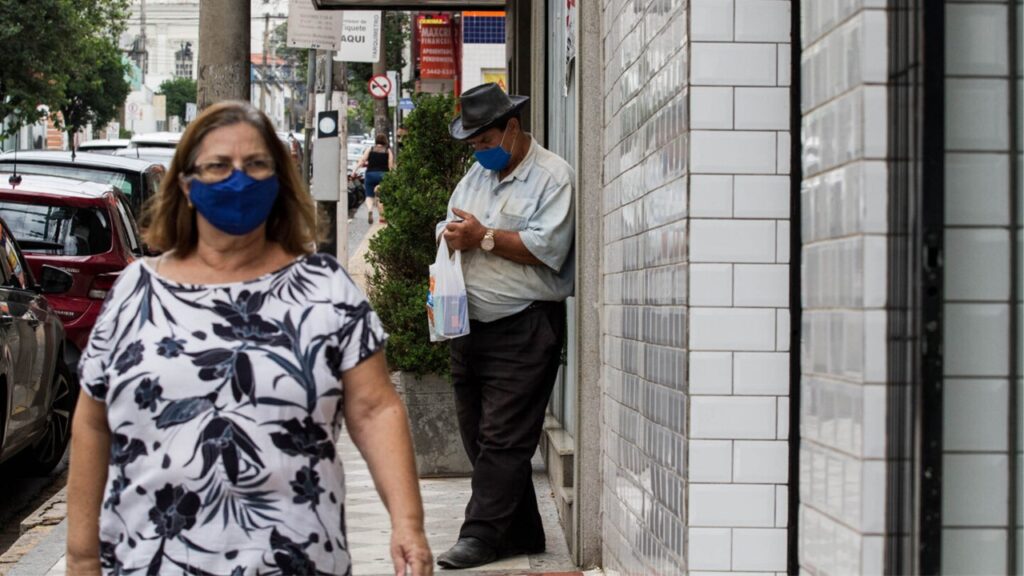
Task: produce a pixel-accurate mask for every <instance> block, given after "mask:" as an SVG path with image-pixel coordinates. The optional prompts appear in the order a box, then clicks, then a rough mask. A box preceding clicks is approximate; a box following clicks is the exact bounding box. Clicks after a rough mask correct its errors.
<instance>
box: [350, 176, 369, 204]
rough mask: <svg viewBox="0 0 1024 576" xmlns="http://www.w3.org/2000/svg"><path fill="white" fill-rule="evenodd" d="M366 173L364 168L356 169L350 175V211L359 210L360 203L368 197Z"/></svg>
mask: <svg viewBox="0 0 1024 576" xmlns="http://www.w3.org/2000/svg"><path fill="white" fill-rule="evenodd" d="M364 173H365V172H364V171H362V170H356V171H353V172H350V173H349V175H348V209H349V211H350V212H351V211H355V210H357V209H358V208H359V204H360V203H362V201H363V200H365V199H366V183H365V181H364V178H363V174H364Z"/></svg>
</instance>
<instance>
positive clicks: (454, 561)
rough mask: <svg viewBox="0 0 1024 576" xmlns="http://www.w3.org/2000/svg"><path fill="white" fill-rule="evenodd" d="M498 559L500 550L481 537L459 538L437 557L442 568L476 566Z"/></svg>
mask: <svg viewBox="0 0 1024 576" xmlns="http://www.w3.org/2000/svg"><path fill="white" fill-rule="evenodd" d="M497 559H498V551H497V550H495V549H494V548H493V547H492V546H489V545H488V544H487V543H486V542H484V541H483V540H480V539H479V538H473V537H472V536H467V537H465V538H459V541H458V542H456V543H455V546H452V547H451V549H449V550H448V551H447V552H445V553H444V554H441V555H440V556H438V557H437V565H438V566H440V567H441V568H475V567H477V566H482V565H484V564H490V563H491V562H494V561H495V560H497Z"/></svg>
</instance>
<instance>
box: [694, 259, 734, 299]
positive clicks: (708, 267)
mask: <svg viewBox="0 0 1024 576" xmlns="http://www.w3.org/2000/svg"><path fill="white" fill-rule="evenodd" d="M732 268H733V265H732V264H690V305H691V306H732V294H733V285H732Z"/></svg>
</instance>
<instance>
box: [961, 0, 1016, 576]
mask: <svg viewBox="0 0 1024 576" xmlns="http://www.w3.org/2000/svg"><path fill="white" fill-rule="evenodd" d="M1008 8H1009V7H1008V6H1007V2H1006V1H1005V0H1003V1H1002V2H960V1H957V2H954V1H948V0H947V2H946V150H947V153H946V158H945V161H946V190H945V192H946V236H945V242H946V251H945V254H946V261H945V270H946V277H945V295H946V306H945V346H944V349H945V351H946V353H945V376H946V378H945V382H944V384H945V398H944V406H945V410H944V412H945V414H944V418H943V420H944V431H943V432H944V433H943V447H944V450H945V455H944V457H943V494H942V495H943V506H942V522H943V525H944V528H943V531H942V571H943V572H944V573H946V574H968V573H972V574H1000V573H1006V572H1007V570H1008V568H1007V564H1006V561H1007V546H1008V545H1009V544H1010V541H1009V538H1008V530H1007V528H1008V525H1007V523H1008V519H1009V515H1008V508H1009V506H1008V502H1009V501H1010V500H1009V495H1010V491H1011V487H1010V486H1009V467H1010V454H1009V428H1008V426H1009V417H1010V410H1011V406H1010V405H1009V399H1010V390H1009V387H1010V385H1011V383H1010V381H1009V379H1008V378H1007V376H1008V375H1009V373H1010V372H1009V370H1010V354H1012V353H1015V351H1013V350H1011V349H1010V342H1011V340H1010V339H1009V338H1008V337H1007V335H1008V333H1009V330H1010V318H1009V316H1010V282H1011V281H1012V279H1011V277H1010V270H1011V266H1010V242H1011V230H1010V224H1011V219H1010V206H1011V204H1010V193H1011V190H1010V162H1011V158H1010V156H1009V152H1010V129H1011V128H1012V127H1011V126H1010V125H1009V123H1008V122H1007V110H1008V106H1009V97H1010V82H1011V80H1010V78H1009V77H1010V73H1011V70H1010V66H1009V62H1008V59H1009V58H1008V56H1009V51H1010V50H1009V44H1010V41H1009V38H1008V30H1007V20H1008V18H1009V16H1010V14H1012V12H1010V10H1008ZM1018 17H1019V15H1018ZM1018 129H1019V127H1018ZM1018 138H1019V136H1018ZM1018 161H1019V158H1018ZM980 279H981V280H983V281H979V280H980ZM1017 281H1018V282H1019V279H1018V280H1017ZM1018 498H1019V495H1018ZM1018 520H1019V518H1018ZM1018 562H1019V561H1018ZM1018 566H1019V564H1018Z"/></svg>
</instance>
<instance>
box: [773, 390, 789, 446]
mask: <svg viewBox="0 0 1024 576" xmlns="http://www.w3.org/2000/svg"><path fill="white" fill-rule="evenodd" d="M778 404H779V408H778V410H779V412H778V417H777V418H776V426H775V437H776V438H778V439H779V440H788V439H789V398H779V399H778Z"/></svg>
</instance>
